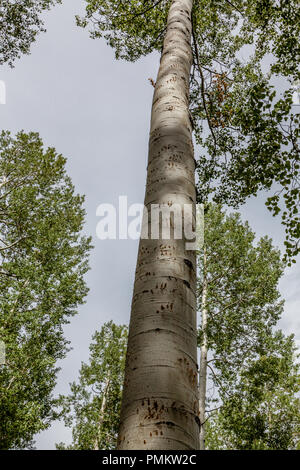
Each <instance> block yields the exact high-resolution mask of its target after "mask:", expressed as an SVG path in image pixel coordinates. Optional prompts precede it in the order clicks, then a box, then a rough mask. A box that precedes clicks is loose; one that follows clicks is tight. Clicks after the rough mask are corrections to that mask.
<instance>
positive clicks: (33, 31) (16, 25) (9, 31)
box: [0, 0, 61, 66]
mask: <svg viewBox="0 0 300 470" xmlns="http://www.w3.org/2000/svg"><path fill="white" fill-rule="evenodd" d="M55 3H61V0H1V2H0V65H1V64H5V63H8V64H9V65H10V66H12V65H13V63H14V61H15V59H17V58H19V57H20V56H21V54H28V53H29V50H30V46H31V44H32V43H33V42H34V41H35V39H36V37H37V35H38V34H39V32H41V31H45V29H44V28H43V21H42V19H41V18H40V15H41V13H42V12H43V11H44V10H48V9H50V8H51V7H52V6H53V5H54V4H55Z"/></svg>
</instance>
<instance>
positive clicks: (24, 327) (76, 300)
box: [0, 132, 91, 449]
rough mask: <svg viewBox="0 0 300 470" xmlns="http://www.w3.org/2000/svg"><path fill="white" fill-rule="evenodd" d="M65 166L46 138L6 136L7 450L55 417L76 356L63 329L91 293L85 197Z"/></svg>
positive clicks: (0, 370) (1, 181) (1, 174)
mask: <svg viewBox="0 0 300 470" xmlns="http://www.w3.org/2000/svg"><path fill="white" fill-rule="evenodd" d="M65 164H66V159H65V158H64V157H62V155H59V154H57V153H56V151H55V149H53V148H48V149H47V150H45V149H44V147H43V143H42V141H41V139H40V137H39V136H38V134H34V133H30V134H25V133H23V132H20V133H19V134H17V136H16V137H15V138H14V137H13V136H12V135H11V134H10V133H9V132H2V133H1V134H0V340H1V341H3V343H4V344H5V348H6V362H5V364H4V365H0V448H1V449H9V448H17V449H21V448H26V447H30V446H31V445H32V442H33V441H32V440H33V436H34V434H36V433H37V432H39V431H41V430H43V429H46V428H47V427H48V426H49V424H50V422H51V420H52V419H54V418H55V416H56V412H55V408H54V401H53V396H52V391H53V388H54V386H55V384H56V376H57V372H58V370H59V369H58V368H57V367H56V362H57V360H59V359H62V358H64V357H65V354H66V352H67V350H68V342H67V341H66V339H65V338H64V333H63V325H64V324H66V323H68V322H69V319H70V317H72V316H73V315H75V314H76V313H77V307H78V305H79V304H82V303H83V302H84V298H85V296H86V294H87V291H88V289H87V287H86V283H85V280H84V275H85V273H86V272H87V270H88V260H87V257H88V252H89V250H90V247H91V245H90V239H89V238H86V237H85V236H83V235H82V233H81V231H82V227H83V223H84V218H85V211H84V209H83V202H84V198H83V197H82V196H79V195H77V194H75V192H74V187H73V185H72V183H71V180H70V178H69V177H68V176H67V174H66V170H65Z"/></svg>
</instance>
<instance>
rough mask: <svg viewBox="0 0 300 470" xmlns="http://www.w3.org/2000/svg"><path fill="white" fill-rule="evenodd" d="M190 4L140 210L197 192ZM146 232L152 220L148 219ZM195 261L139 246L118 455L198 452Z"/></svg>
mask: <svg viewBox="0 0 300 470" xmlns="http://www.w3.org/2000/svg"><path fill="white" fill-rule="evenodd" d="M192 4H193V1H192V0H174V1H173V3H172V5H171V8H170V12H169V16H168V25H167V32H166V37H165V41H164V47H163V52H162V57H161V63H160V68H159V72H158V78H157V81H156V86H155V92H154V98H153V105H152V116H151V132H150V141H149V158H148V175H147V186H146V195H145V206H146V207H147V209H148V213H149V214H150V208H151V205H152V204H159V205H164V204H166V205H168V206H169V207H171V208H172V205H173V204H177V205H179V206H180V208H181V210H182V209H183V206H184V204H189V205H192V207H193V209H194V210H195V203H196V192H195V179H194V171H195V165H194V155H193V144H192V135H191V134H192V129H191V123H190V119H189V80H190V70H191V63H192V51H191V10H192ZM150 226H151V217H150ZM195 292H196V259H195V252H194V251H187V250H186V240H185V238H184V237H183V238H182V239H181V240H177V239H175V238H174V237H173V238H172V239H170V240H162V239H159V240H153V239H152V240H151V239H149V240H145V239H141V240H140V245H139V253H138V261H137V268H136V276H135V285H134V293H133V301H132V310H131V320H130V328H129V338H128V352H127V360H126V369H125V381H124V391H123V400H122V410H121V424H120V431H119V439H118V449H144V450H146V449H158V450H161V449H198V447H199V418H198V391H197V375H198V372H197V331H196V297H195Z"/></svg>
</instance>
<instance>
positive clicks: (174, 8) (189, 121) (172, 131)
mask: <svg viewBox="0 0 300 470" xmlns="http://www.w3.org/2000/svg"><path fill="white" fill-rule="evenodd" d="M86 3H87V7H86V15H85V17H84V18H81V19H80V18H78V24H79V25H81V26H83V27H86V26H90V31H91V36H92V37H93V38H97V37H102V36H103V37H104V38H105V39H106V40H107V42H108V44H110V46H112V47H113V48H115V51H116V56H117V57H122V58H125V59H127V60H136V59H138V58H139V57H141V56H143V55H145V54H147V53H149V52H152V51H153V50H159V51H161V61H160V66H159V71H158V77H157V80H156V85H155V91H154V97H153V104H152V113H151V129H150V139H149V158H148V174H147V186H146V194H145V205H146V207H147V208H148V209H150V206H152V205H153V204H158V205H159V206H168V207H172V206H173V205H174V204H175V203H176V204H179V205H181V206H182V207H183V206H184V204H190V205H192V207H193V210H195V202H196V200H195V199H196V198H195V180H194V156H193V146H192V135H191V134H192V127H193V126H194V127H195V129H196V132H197V140H198V143H200V144H201V145H202V146H203V147H204V154H205V156H206V154H208V162H209V163H208V165H205V164H204V163H203V165H202V162H201V165H200V177H201V179H200V184H199V190H198V193H199V195H198V199H199V201H200V202H206V201H207V198H208V196H209V194H210V190H211V187H210V181H211V179H212V178H215V179H220V178H221V176H224V174H227V173H226V171H227V168H226V167H224V165H223V163H222V160H220V158H218V157H219V154H220V155H221V158H222V157H223V158H225V161H226V158H227V154H225V153H224V146H222V145H221V144H222V142H223V141H224V135H223V134H222V132H220V133H219V132H218V130H220V129H225V127H226V131H227V133H228V135H229V137H228V139H229V141H230V139H233V142H234V145H231V147H233V148H234V149H236V148H237V147H238V148H239V147H240V148H244V147H242V145H243V144H244V140H243V139H244V138H246V139H248V140H249V139H250V137H251V136H252V135H253V126H252V127H251V126H250V127H249V129H248V131H249V134H246V137H244V134H245V132H244V131H245V129H244V128H243V129H241V125H239V122H240V115H241V111H240V107H239V106H238V104H236V102H235V101H234V102H233V104H232V105H231V103H230V101H228V99H227V95H228V93H227V90H228V89H229V83H233V91H232V90H231V93H232V96H233V97H234V96H238V87H241V86H242V84H244V82H245V78H246V83H247V86H248V87H249V89H251V90H253V95H254V99H253V100H252V101H250V102H249V105H250V106H251V112H252V114H253V115H254V117H255V119H253V120H252V121H255V126H256V127H257V125H256V124H257V123H258V127H259V126H260V125H261V124H262V127H264V126H263V123H262V121H261V119H260V115H258V114H257V111H256V110H257V101H258V100H260V99H261V86H264V84H265V83H267V84H269V80H270V76H269V75H268V76H267V77H265V76H264V74H263V73H262V59H263V58H264V57H266V56H267V54H268V53H269V52H270V51H271V52H273V54H274V57H275V66H276V67H277V68H276V67H275V68H274V67H273V68H272V70H271V71H270V73H271V74H272V73H273V74H278V73H281V72H282V70H283V68H284V67H282V66H281V62H282V61H281V58H282V50H283V48H284V46H283V44H284V45H285V46H288V45H289V44H290V43H291V38H290V36H292V39H293V40H292V42H293V44H295V42H296V41H297V37H298V34H297V31H294V30H293V28H291V24H292V22H291V21H293V20H294V13H293V14H290V11H289V10H286V9H285V10H284V13H283V14H281V13H280V11H277V9H276V8H275V7H274V8H269V6H270V5H269V4H271V3H272V6H274V5H275V6H276V2H275V0H274V2H271V0H270V2H268V4H267V7H268V8H267V13H266V15H264V20H265V21H264V22H263V24H262V23H261V21H260V10H261V8H263V9H264V8H265V7H264V4H262V1H260V0H248V1H244V0H239V1H237V2H235V3H232V2H229V1H228V0H220V1H218V2H215V1H211V0H199V1H196V0H195V1H193V0H157V1H155V2H145V1H143V0H140V1H139V0H137V1H135V2H120V1H118V0H87V2H86ZM293 3H294V4H295V8H296V9H297V4H296V1H294V2H293ZM268 15H269V16H270V21H269V16H268ZM267 19H268V21H269V23H270V25H272V27H271V26H270V27H266V24H268V25H269V23H268V21H267ZM266 21H267V23H266ZM281 25H285V26H286V32H288V35H289V36H288V37H282V36H281V35H278V34H277V30H278V28H279V27H280V26H281ZM294 34H295V35H294ZM191 38H193V41H192V40H191ZM249 44H251V45H253V50H254V52H253V55H252V57H250V58H249V60H248V61H246V63H242V62H241V60H239V55H241V52H242V50H243V48H244V46H246V45H249ZM279 44H281V46H280V48H279V49H278V47H279ZM277 46H278V47H277ZM296 58H297V56H295V54H294V53H293V51H292V50H290V55H289V58H287V59H286V60H285V62H284V63H285V65H286V68H285V70H284V73H285V75H291V76H293V78H295V76H296V75H297V70H298V69H297V67H298V63H297V62H295V60H296ZM193 64H194V67H193ZM235 84H237V87H235ZM264 88H265V87H264ZM270 100H271V97H270V99H269V101H268V105H269V104H270ZM283 101H284V104H283V106H281V105H279V106H277V107H276V105H274V106H273V108H272V104H270V106H271V108H272V112H274V115H275V123H276V125H277V123H278V125H279V124H281V123H282V122H283V121H284V118H285V117H286V116H287V115H288V114H289V110H287V111H286V108H289V103H290V101H289V98H288V97H287V98H286V100H283ZM189 108H191V112H190V109H189ZM271 108H270V109H271ZM277 108H279V109H277ZM293 119H295V118H293ZM203 120H204V121H205V123H206V126H207V129H208V130H209V132H210V136H209V137H208V139H204V138H203V135H202V131H203V125H202V121H203ZM231 120H233V121H234V120H235V121H234V122H237V123H238V124H237V125H236V126H235V125H233V126H232V122H231ZM238 125H239V127H238ZM255 126H254V127H255ZM236 127H238V128H237V131H236ZM244 127H245V126H244ZM232 128H233V130H232ZM272 134H273V135H272V139H270V138H269V137H270V136H269V133H268V132H266V133H261V134H260V136H261V139H262V140H263V144H262V146H261V145H256V149H257V148H260V147H262V148H264V147H265V146H268V145H269V144H270V141H272V142H273V141H274V140H275V138H278V139H279V140H278V139H277V140H278V141H279V147H280V145H281V143H282V144H283V145H288V143H289V140H288V136H286V137H285V139H284V142H282V135H281V134H280V136H278V135H277V133H276V132H275V131H274V132H273V128H272ZM293 136H294V134H293ZM289 137H290V139H291V140H292V141H293V140H294V137H291V136H289ZM280 139H281V140H280ZM286 142H287V144H286ZM274 145H275V144H274ZM245 148H247V147H245ZM250 148H251V147H250ZM236 155H237V156H239V150H238V149H237V150H236ZM268 155H269V154H268ZM280 155H281V156H282V153H280ZM251 156H253V154H251ZM258 158H259V161H263V162H264V169H263V170H262V169H261V168H260V173H256V172H255V173H254V174H255V175H257V174H260V175H264V174H265V173H266V174H267V172H266V171H264V170H265V168H268V165H270V162H269V160H268V161H267V162H266V159H265V153H264V152H261V153H260V154H259V157H258ZM293 159H294V153H293V151H292V154H291V155H290V154H289V152H287V155H286V153H285V154H284V155H283V158H282V161H283V162H284V163H282V162H281V163H280V169H282V167H283V168H286V166H285V162H286V161H287V160H288V161H293ZM200 160H201V159H200ZM245 160H246V158H245ZM250 160H251V159H250ZM232 161H233V162H234V160H232ZM220 162H221V163H220ZM275 163H276V162H275V161H273V164H275ZM262 166H263V165H262ZM273 166H274V165H272V164H271V167H272V168H273ZM223 167H224V168H223ZM202 169H203V171H204V175H202V174H201V171H202ZM223 170H224V174H223ZM246 170H248V171H246V173H245V172H244V173H243V175H244V176H245V179H244V180H242V182H239V183H238V185H236V184H234V183H232V188H233V190H234V189H237V187H238V189H239V188H240V187H241V186H242V184H243V183H244V181H246V183H247V184H246V183H245V184H246V188H247V191H248V193H247V195H249V194H253V192H254V193H255V191H256V188H257V187H258V186H259V187H261V184H260V183H261V180H259V183H258V186H257V185H256V186H255V184H254V183H253V181H252V180H251V178H250V182H249V184H248V179H249V175H250V176H251V175H252V169H251V167H249V166H247V167H246ZM293 171H295V173H297V169H296V168H295V166H293ZM283 173H284V171H283V170H282V174H283ZM269 175H270V178H269V182H268V184H269V187H270V180H271V184H272V182H274V181H275V176H274V172H273V173H269ZM285 176H286V175H285V173H284V174H283V176H282V178H281V180H280V182H281V183H282V184H283V185H284V186H285V187H288V194H289V199H288V203H287V209H288V211H289V216H288V219H289V220H290V219H291V218H292V225H287V229H288V235H289V237H290V240H291V241H289V242H288V241H287V243H291V247H290V251H289V253H288V254H289V255H294V254H296V253H297V250H298V247H297V235H298V231H299V230H298V229H300V225H299V224H298V221H297V216H295V206H294V201H295V198H294V197H292V198H290V192H289V184H290V181H289V180H287V179H286V177H285ZM262 178H263V177H262ZM254 181H255V178H254ZM293 181H294V182H297V179H295V180H293ZM207 186H208V187H207ZM225 188H226V189H227V191H228V188H230V185H229V184H227V185H226V186H225ZM249 188H250V189H249ZM293 189H294V187H293ZM214 192H216V191H214ZM244 192H245V191H244ZM225 193H226V192H225ZM234 194H235V195H234ZM240 194H241V195H243V192H242V191H237V192H236V193H234V191H233V193H232V194H231V193H230V197H232V199H234V200H236V199H237V198H239V201H238V202H240V199H241V197H240ZM297 194H298V193H297ZM215 196H216V197H217V195H215ZM222 197H223V199H226V198H225V195H224V194H223V195H222ZM228 199H229V198H228V197H227V200H228ZM274 201H275V203H276V201H277V199H275V200H274V199H273V203H274ZM290 201H292V202H291V203H290ZM276 210H277V211H278V210H279V209H278V205H276ZM149 212H150V211H149ZM149 225H150V226H151V219H150V223H149ZM297 227H298V228H297ZM185 242H186V239H185V238H183V239H182V240H180V241H179V240H175V239H170V240H163V239H159V240H141V242H140V247H139V254H138V262H137V269H136V277H135V287H134V293H133V302H132V310H131V322H130V330H129V339H128V355H127V365H126V369H125V386H124V394H123V406H122V412H121V427H120V439H119V448H120V449H127V448H135V449H136V448H142V449H152V448H155V449H166V448H170V449H194V448H196V447H195V446H197V445H198V439H197V436H198V429H197V423H198V421H197V419H198V417H197V411H198V410H197V400H196V389H195V387H196V380H195V374H196V341H195V327H196V312H195V290H196V279H195V256H194V254H193V253H192V252H191V251H189V252H188V251H187V250H186V249H185ZM287 246H288V245H287ZM288 248H289V246H288ZM183 312H184V314H183ZM179 339H180V344H179V343H178V341H179ZM158 351H160V354H159V355H158V353H157V352H158ZM158 366H159V367H158ZM170 368H171V370H172V374H170V373H169V370H170ZM166 377H168V381H166ZM166 382H168V387H166V386H165V383H166ZM147 402H148V407H145V403H147ZM186 418H187V419H188V423H187V422H186ZM141 423H143V424H144V426H142V428H141ZM167 423H169V424H167Z"/></svg>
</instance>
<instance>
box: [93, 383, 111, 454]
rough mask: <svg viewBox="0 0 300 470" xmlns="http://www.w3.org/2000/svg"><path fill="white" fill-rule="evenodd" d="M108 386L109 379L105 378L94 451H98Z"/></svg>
mask: <svg viewBox="0 0 300 470" xmlns="http://www.w3.org/2000/svg"><path fill="white" fill-rule="evenodd" d="M109 385H110V379H109V377H107V379H106V381H105V386H104V390H103V398H102V403H101V408H100V413H99V420H98V430H97V438H96V441H95V446H94V450H99V442H100V441H101V431H102V425H103V421H104V413H105V408H106V401H107V394H108V389H109Z"/></svg>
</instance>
